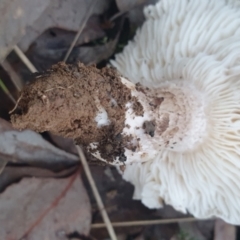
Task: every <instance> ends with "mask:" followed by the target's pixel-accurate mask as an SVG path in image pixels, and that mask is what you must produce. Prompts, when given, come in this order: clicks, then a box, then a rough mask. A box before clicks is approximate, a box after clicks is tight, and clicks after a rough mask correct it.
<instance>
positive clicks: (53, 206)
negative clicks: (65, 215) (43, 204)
mask: <svg viewBox="0 0 240 240" xmlns="http://www.w3.org/2000/svg"><path fill="white" fill-rule="evenodd" d="M79 172H80V168H79V170H78V171H77V172H76V173H75V174H74V175H73V176H72V177H71V178H70V181H69V182H68V184H67V186H66V187H65V188H64V190H63V191H62V192H61V194H60V195H59V196H58V197H57V198H56V199H55V200H54V201H53V202H52V204H51V205H50V206H49V207H48V208H47V209H46V210H45V211H44V212H43V213H42V214H41V215H40V216H39V218H38V219H37V220H36V221H35V222H34V223H33V224H32V225H31V226H30V227H29V229H28V230H27V231H26V232H25V233H24V234H23V235H22V237H21V238H20V239H24V238H26V237H27V236H28V234H29V233H30V232H31V231H32V230H33V229H34V228H35V227H36V226H37V225H38V224H39V223H40V222H41V221H42V220H43V218H44V217H45V216H46V215H47V214H48V213H49V212H50V211H51V210H52V209H53V208H55V207H56V206H57V205H58V204H59V202H60V200H61V199H62V198H63V197H64V196H65V195H66V193H67V192H68V190H69V189H70V188H71V186H72V185H73V183H74V181H75V179H76V178H77V176H79Z"/></svg>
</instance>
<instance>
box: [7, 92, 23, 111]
mask: <svg viewBox="0 0 240 240" xmlns="http://www.w3.org/2000/svg"><path fill="white" fill-rule="evenodd" d="M21 99H22V94H21V95H20V97H19V98H18V100H17V102H16V104H15V106H14V108H13V109H12V110H11V111H10V112H9V114H12V113H13V112H14V111H15V109H16V108H17V107H18V104H19V102H20V100H21Z"/></svg>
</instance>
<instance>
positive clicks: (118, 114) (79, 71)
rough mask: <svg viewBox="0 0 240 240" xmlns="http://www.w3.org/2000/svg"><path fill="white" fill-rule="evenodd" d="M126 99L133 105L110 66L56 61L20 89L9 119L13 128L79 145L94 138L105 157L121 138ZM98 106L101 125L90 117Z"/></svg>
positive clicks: (119, 148)
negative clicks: (103, 115)
mask: <svg viewBox="0 0 240 240" xmlns="http://www.w3.org/2000/svg"><path fill="white" fill-rule="evenodd" d="M129 101H132V102H133V103H134V104H135V105H136V106H139V103H136V101H137V100H136V99H135V98H134V97H132V96H131V91H130V90H129V89H128V88H127V87H126V86H125V85H124V84H122V83H121V80H120V76H119V75H118V73H117V72H116V71H115V70H114V69H113V68H103V69H101V70H99V69H97V68H96V67H95V66H88V67H86V66H84V65H83V64H81V63H78V64H76V65H67V64H65V63H58V64H57V65H54V66H53V67H52V68H51V69H50V70H49V71H47V72H46V73H44V74H42V75H39V76H37V77H36V80H35V81H34V82H32V83H31V84H29V85H27V86H26V87H25V88H24V89H23V91H22V92H21V96H20V98H19V102H18V106H17V109H18V111H15V112H16V113H14V114H13V115H12V116H11V121H12V123H13V126H14V127H15V128H17V129H26V128H30V129H32V130H35V131H37V132H44V131H51V132H53V133H54V134H58V135H61V136H64V137H69V138H72V139H74V140H75V141H76V143H77V144H82V145H85V146H87V145H88V144H90V143H93V142H99V143H100V144H99V147H101V148H104V149H101V151H100V152H106V154H107V156H104V157H105V158H106V159H107V160H109V161H111V158H112V157H113V156H114V155H119V154H121V151H122V149H123V146H122V145H123V144H124V142H125V141H126V140H125V139H123V138H122V136H121V134H120V133H121V132H122V130H123V128H124V122H125V112H126V107H125V106H126V103H127V102H129ZM100 107H103V108H104V109H105V111H106V112H107V116H108V119H109V124H107V125H105V126H101V127H99V126H98V125H97V121H96V115H97V114H98V113H99V111H100ZM138 109H140V107H138ZM138 111H139V110H138ZM105 148H106V149H105ZM114 153H115V154H114ZM110 156H112V157H110Z"/></svg>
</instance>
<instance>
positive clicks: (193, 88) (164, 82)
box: [12, 0, 240, 224]
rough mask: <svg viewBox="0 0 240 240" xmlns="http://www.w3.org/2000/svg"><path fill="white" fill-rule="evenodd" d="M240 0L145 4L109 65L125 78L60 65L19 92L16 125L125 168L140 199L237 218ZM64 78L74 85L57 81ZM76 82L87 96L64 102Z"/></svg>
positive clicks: (234, 221) (169, 0)
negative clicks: (71, 142) (138, 24)
mask: <svg viewBox="0 0 240 240" xmlns="http://www.w3.org/2000/svg"><path fill="white" fill-rule="evenodd" d="M239 5H240V4H239V2H238V1H234V0H232V1H230V0H229V1H227V0H201V1H196V0H178V1H173V0H161V1H160V2H158V3H157V4H156V5H154V6H148V7H146V8H145V10H144V12H145V16H146V21H145V23H144V24H143V26H142V28H141V29H139V30H138V32H137V34H136V36H135V38H134V40H133V41H131V42H129V44H128V45H127V46H126V47H125V49H124V51H123V52H122V53H120V54H118V55H117V56H116V59H115V60H113V61H112V62H111V64H112V65H113V66H115V67H116V69H117V70H118V71H119V72H120V73H121V74H122V77H119V76H117V74H115V75H116V76H115V77H113V75H111V74H109V73H108V72H107V71H106V70H103V71H102V72H100V71H97V70H93V69H92V68H91V69H90V68H86V69H87V70H86V69H85V68H84V69H83V66H82V65H78V69H77V70H76V69H75V68H74V69H73V68H72V67H71V68H68V67H67V66H65V65H64V64H62V65H61V66H60V65H59V66H60V67H61V69H63V70H61V71H60V70H59V67H58V68H55V69H53V70H52V71H51V72H50V73H49V76H50V77H51V81H50V80H49V79H50V77H49V76H46V77H45V78H46V79H45V80H46V81H45V82H46V86H47V87H48V89H47V90H46V91H43V90H42V89H41V91H40V90H39V89H40V85H41V84H44V81H42V82H41V83H40V81H38V82H37V83H36V85H33V87H32V88H31V89H32V90H31V91H30V90H26V91H25V92H24V91H23V93H22V95H21V99H20V100H19V106H20V107H22V109H23V111H22V114H20V115H19V114H18V115H17V114H15V115H13V116H12V122H13V125H14V126H15V127H17V128H21V129H23V128H27V127H30V128H32V129H34V130H37V131H45V130H51V131H53V130H55V133H58V134H61V135H63V136H68V137H72V138H74V139H75V140H76V142H77V143H81V144H84V145H85V148H86V149H87V151H88V152H90V153H91V154H92V155H93V156H95V157H96V158H98V159H99V160H101V161H105V162H108V163H110V164H112V165H116V166H119V167H121V166H123V165H124V168H125V170H123V171H122V170H119V171H120V172H121V173H122V176H123V178H124V179H125V180H127V181H129V182H131V183H132V184H133V185H134V187H135V192H134V198H135V199H139V200H141V201H142V202H143V204H144V205H146V206H147V207H149V208H160V207H162V206H163V203H166V204H170V205H172V206H173V207H174V208H175V209H177V210H179V211H181V212H184V213H187V212H189V213H191V214H192V215H193V216H195V217H196V218H210V217H220V218H222V219H224V220H225V221H226V222H229V223H232V224H240V79H239V78H240V41H239V39H240V9H239ZM81 69H83V70H81ZM89 69H90V70H89ZM79 72H80V73H79ZM60 73H61V76H60V75H59V74H60ZM91 73H94V74H93V75H91ZM54 74H55V75H54ZM80 75H81V77H82V79H84V84H85V85H84V86H81V88H80V87H79V86H80V85H79V84H80V82H79V81H76V79H77V77H78V76H80ZM87 75H91V78H92V79H93V80H94V81H92V80H86V79H87ZM59 76H60V77H59ZM62 76H64V78H65V79H67V80H66V83H68V85H69V86H66V87H65V88H64V89H63V87H61V88H60V87H53V86H52V85H51V84H53V83H54V82H56V83H57V84H58V85H59V84H60V83H59V81H60V79H61V78H63V77H62ZM109 76H110V77H109ZM53 79H54V81H53ZM98 79H100V81H99V83H98V84H96V81H95V80H98ZM104 79H105V83H104ZM113 79H114V80H113ZM128 79H129V80H128ZM47 84H48V85H47ZM74 84H75V85H74ZM77 84H78V86H77ZM65 85H67V84H65ZM34 86H36V87H34ZM86 86H88V87H86ZM89 86H91V87H90V88H91V89H90V90H89ZM29 87H31V86H29ZM78 87H79V89H80V90H81V91H80V90H79V92H81V94H82V92H83V91H85V92H84V101H83V100H81V99H83V98H80V97H78V98H79V99H76V98H75V99H74V100H71V101H72V102H71V101H70V100H69V99H68V101H67V102H66V101H65V102H64V101H63V99H64V97H65V98H66V97H69V98H70V96H74V94H75V92H76V91H78ZM53 89H54V91H53ZM60 91H61V99H60V100H59V99H58V100H57V101H56V96H57V94H58V92H60ZM30 92H32V95H31V94H30ZM43 93H44V94H43ZM64 94H65V95H64ZM81 94H78V96H80V95H81ZM122 96H124V97H122ZM31 98H34V99H32V100H31ZM54 101H55V102H54ZM56 103H57V105H56ZM78 103H79V104H80V103H81V104H80V105H81V106H80V107H78ZM84 104H85V105H84ZM34 106H35V107H34ZM36 106H37V107H38V109H37V110H36ZM72 106H74V111H72V110H71V107H72ZM86 106H91V111H87V107H86ZM79 108H80V110H81V108H82V109H83V110H82V111H81V112H80V110H78V109H79ZM39 109H40V110H39ZM63 109H65V110H63ZM64 111H65V112H64ZM78 111H79V112H80V113H78ZM63 112H64V113H65V114H63ZM39 113H41V114H39ZM51 114H52V115H51ZM41 115H42V116H44V119H43V120H41V121H42V122H41V124H40V123H39V121H40V120H39V119H40V117H41ZM31 116H33V117H31ZM36 116H37V118H36ZM116 116H117V117H116ZM74 118H75V119H74ZM80 118H81V119H80ZM79 119H80V120H79ZM93 130H94V132H93ZM95 133H96V134H95ZM87 137H88V138H87ZM83 138H85V139H84V140H85V141H83Z"/></svg>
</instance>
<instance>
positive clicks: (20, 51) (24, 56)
mask: <svg viewBox="0 0 240 240" xmlns="http://www.w3.org/2000/svg"><path fill="white" fill-rule="evenodd" d="M13 50H14V51H15V53H16V54H17V55H18V56H19V58H20V59H21V60H22V62H23V63H24V64H25V65H26V66H27V68H28V69H29V70H30V71H31V73H35V72H37V71H38V70H37V69H36V68H35V67H34V66H33V64H32V63H31V62H30V61H29V59H28V58H27V57H26V55H25V54H24V53H23V52H22V50H21V49H20V48H19V47H18V46H17V45H15V46H14V47H13Z"/></svg>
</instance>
